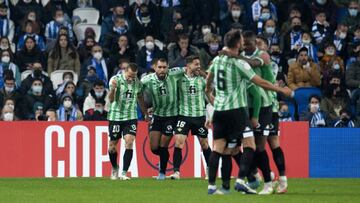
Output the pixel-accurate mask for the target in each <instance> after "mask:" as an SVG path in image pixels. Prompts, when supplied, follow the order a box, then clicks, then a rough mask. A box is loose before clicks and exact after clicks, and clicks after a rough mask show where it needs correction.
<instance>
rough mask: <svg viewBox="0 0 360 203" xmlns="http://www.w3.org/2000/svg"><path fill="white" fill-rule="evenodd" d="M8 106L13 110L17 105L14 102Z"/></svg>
mask: <svg viewBox="0 0 360 203" xmlns="http://www.w3.org/2000/svg"><path fill="white" fill-rule="evenodd" d="M7 106H8V107H9V108H11V109H12V110H14V109H15V106H14V105H13V104H8V105H7Z"/></svg>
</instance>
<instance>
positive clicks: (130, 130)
mask: <svg viewBox="0 0 360 203" xmlns="http://www.w3.org/2000/svg"><path fill="white" fill-rule="evenodd" d="M136 130H137V121H136V120H133V121H129V122H128V123H127V124H126V126H125V127H124V131H123V132H124V134H125V136H124V140H125V153H124V157H123V171H122V173H121V175H120V179H122V180H129V179H130V177H128V176H127V175H126V173H127V171H128V170H129V167H130V164H131V160H132V157H133V145H134V141H135V136H136Z"/></svg>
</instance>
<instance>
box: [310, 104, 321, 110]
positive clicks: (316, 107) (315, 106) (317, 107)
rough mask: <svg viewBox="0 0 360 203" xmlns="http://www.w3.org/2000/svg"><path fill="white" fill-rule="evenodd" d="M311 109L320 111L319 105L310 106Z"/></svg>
mask: <svg viewBox="0 0 360 203" xmlns="http://www.w3.org/2000/svg"><path fill="white" fill-rule="evenodd" d="M310 108H315V110H316V111H318V110H319V108H320V107H319V104H310Z"/></svg>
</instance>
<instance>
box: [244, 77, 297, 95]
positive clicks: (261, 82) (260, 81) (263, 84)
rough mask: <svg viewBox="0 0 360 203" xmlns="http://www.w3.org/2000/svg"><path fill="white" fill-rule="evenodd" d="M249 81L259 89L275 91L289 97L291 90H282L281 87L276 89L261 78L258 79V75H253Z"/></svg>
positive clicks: (286, 88)
mask: <svg viewBox="0 0 360 203" xmlns="http://www.w3.org/2000/svg"><path fill="white" fill-rule="evenodd" d="M251 81H252V82H253V83H255V84H256V85H259V86H260V87H262V88H264V89H267V90H272V91H275V92H279V93H282V94H284V95H286V96H289V97H290V96H291V94H292V90H291V89H289V88H288V87H285V88H282V87H277V86H275V85H273V84H271V83H270V82H268V81H266V80H264V79H262V78H261V77H259V76H258V75H255V76H254V77H253V78H252V79H251Z"/></svg>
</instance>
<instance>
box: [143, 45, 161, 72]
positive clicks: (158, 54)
mask: <svg viewBox="0 0 360 203" xmlns="http://www.w3.org/2000/svg"><path fill="white" fill-rule="evenodd" d="M153 58H154V59H156V58H165V59H166V58H167V57H166V54H165V53H164V52H163V51H161V50H160V49H159V48H158V47H157V46H155V48H154V53H153ZM136 64H137V65H138V66H139V74H140V75H141V74H143V73H146V72H148V69H147V68H146V48H145V47H143V48H141V50H140V51H139V52H138V55H137V57H136Z"/></svg>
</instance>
